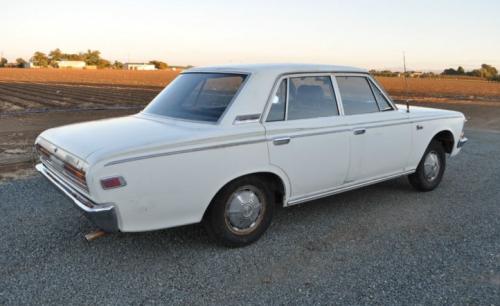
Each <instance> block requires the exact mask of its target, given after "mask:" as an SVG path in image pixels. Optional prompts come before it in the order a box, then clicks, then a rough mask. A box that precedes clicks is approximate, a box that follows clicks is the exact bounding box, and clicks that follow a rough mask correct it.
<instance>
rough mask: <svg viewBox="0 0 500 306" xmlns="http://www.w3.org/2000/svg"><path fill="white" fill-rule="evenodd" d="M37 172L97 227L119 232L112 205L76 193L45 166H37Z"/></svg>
mask: <svg viewBox="0 0 500 306" xmlns="http://www.w3.org/2000/svg"><path fill="white" fill-rule="evenodd" d="M35 168H36V170H37V171H38V172H40V173H41V174H43V176H45V177H46V178H47V179H48V180H49V181H50V182H52V184H54V185H55V186H56V187H57V189H59V190H60V191H61V192H62V193H63V194H65V195H66V196H67V197H69V198H70V199H71V200H72V201H73V203H74V204H75V205H76V207H78V209H79V210H80V211H81V212H82V213H83V214H84V215H85V216H86V217H87V218H88V219H89V220H90V221H92V223H94V224H95V225H96V226H97V227H99V228H100V229H102V230H103V231H105V232H117V231H118V230H119V229H118V220H117V217H116V212H115V207H114V206H113V205H112V204H96V203H94V202H92V201H91V200H90V199H88V198H87V197H85V196H84V195H82V194H80V193H79V192H77V191H75V190H74V189H73V188H71V186H69V185H68V184H67V183H65V182H64V181H63V180H61V179H60V178H59V177H58V176H57V175H56V174H54V173H52V172H51V171H50V170H49V169H48V168H47V167H45V166H44V165H43V164H41V163H40V164H37V165H36V166H35Z"/></svg>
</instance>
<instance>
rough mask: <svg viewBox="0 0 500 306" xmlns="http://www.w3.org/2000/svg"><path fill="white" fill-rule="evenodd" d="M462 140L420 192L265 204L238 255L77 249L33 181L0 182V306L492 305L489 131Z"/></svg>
mask: <svg viewBox="0 0 500 306" xmlns="http://www.w3.org/2000/svg"><path fill="white" fill-rule="evenodd" d="M468 136H469V139H470V142H469V143H468V144H467V146H466V147H465V149H464V150H463V152H462V153H461V154H460V155H459V156H457V157H456V158H454V159H450V160H449V163H448V169H447V172H446V174H445V178H444V180H443V182H442V184H441V186H440V187H439V188H438V189H436V190H435V191H433V192H429V193H419V192H416V191H414V190H413V189H411V187H410V186H409V184H408V183H407V181H406V179H405V178H401V179H396V180H392V181H389V182H384V183H380V184H378V185H375V186H371V187H367V188H363V189H360V190H357V191H351V192H348V193H344V194H340V195H336V196H333V197H329V198H326V199H322V200H317V201H314V202H311V203H308V204H307V205H300V206H295V207H291V208H286V209H279V210H278V211H277V213H276V216H275V219H274V222H273V224H272V226H271V227H270V228H269V230H268V231H267V233H266V234H265V235H264V236H263V237H262V239H261V240H259V241H258V242H257V243H255V244H253V245H251V246H248V247H245V248H240V249H226V248H223V247H219V246H216V245H214V244H213V243H212V242H211V241H209V239H208V237H207V235H206V234H205V232H204V231H203V229H202V228H201V226H199V225H193V226H187V227H182V228H176V229H170V230H163V231H156V232H149V233H137V234H114V235H108V236H105V237H102V238H100V239H98V240H95V241H93V242H90V243H89V242H86V241H85V240H84V238H83V234H85V233H87V232H89V231H91V230H93V229H94V227H93V226H92V225H91V224H90V223H89V222H88V221H87V220H86V219H85V218H84V217H82V216H80V215H79V213H78V211H77V210H76V209H74V208H73V207H72V205H71V203H70V202H69V201H68V200H67V199H66V198H65V197H64V196H62V195H60V194H59V193H58V192H56V191H55V189H54V187H52V186H51V185H50V184H49V183H48V182H47V181H46V180H45V179H43V178H41V177H36V178H31V179H25V180H17V181H12V182H7V183H4V184H0V208H1V210H2V212H1V214H0V224H1V226H0V305H17V304H85V305H92V304H97V303H99V304H101V303H102V304H120V305H124V304H223V303H224V304H243V303H245V304H247V303H249V304H306V303H307V304H333V303H335V304H350V305H352V304H382V305H388V304H400V305H401V304H477V305H490V304H497V305H498V304H500V203H499V202H500V188H499V186H500V185H499V183H498V182H499V181H500V162H499V160H500V159H499V156H500V134H499V133H486V132H478V131H469V132H468Z"/></svg>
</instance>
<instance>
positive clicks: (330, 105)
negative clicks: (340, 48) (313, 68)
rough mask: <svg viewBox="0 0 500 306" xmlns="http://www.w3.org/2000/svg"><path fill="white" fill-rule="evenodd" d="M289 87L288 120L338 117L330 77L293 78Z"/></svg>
mask: <svg viewBox="0 0 500 306" xmlns="http://www.w3.org/2000/svg"><path fill="white" fill-rule="evenodd" d="M289 86H290V88H289V89H288V91H289V95H290V96H289V98H288V116H287V119H288V120H295V119H308V118H318V117H329V116H338V114H339V111H338V108H337V100H336V99H335V93H334V91H333V86H332V80H331V79H330V77H329V76H307V77H293V78H290V81H289Z"/></svg>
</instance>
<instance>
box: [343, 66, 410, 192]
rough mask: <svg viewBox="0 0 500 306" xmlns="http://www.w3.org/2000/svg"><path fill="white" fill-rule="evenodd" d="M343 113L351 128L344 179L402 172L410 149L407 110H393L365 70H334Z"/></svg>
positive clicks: (348, 180)
mask: <svg viewBox="0 0 500 306" xmlns="http://www.w3.org/2000/svg"><path fill="white" fill-rule="evenodd" d="M335 79H336V81H337V86H338V89H339V93H340V96H341V101H342V106H343V111H344V116H345V117H346V118H348V119H349V122H350V126H351V129H352V133H351V135H350V137H351V142H350V143H351V165H350V169H349V174H348V176H347V179H346V183H353V182H358V181H366V180H374V179H377V178H383V177H388V176H391V175H396V174H400V173H402V172H404V171H405V170H406V168H407V166H408V157H409V153H410V150H411V125H410V122H409V119H408V114H407V113H406V112H404V111H400V110H397V108H396V106H395V105H393V103H392V102H391V101H390V100H389V98H388V97H387V95H386V94H385V93H384V92H383V90H382V89H381V88H380V87H379V86H378V84H377V83H376V82H375V81H374V80H373V79H372V78H371V77H370V76H368V75H366V74H336V75H335Z"/></svg>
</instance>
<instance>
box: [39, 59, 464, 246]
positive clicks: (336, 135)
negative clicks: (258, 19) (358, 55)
mask: <svg viewBox="0 0 500 306" xmlns="http://www.w3.org/2000/svg"><path fill="white" fill-rule="evenodd" d="M464 122H465V118H464V115H463V114H461V113H459V112H454V111H447V110H438V109H431V108H423V107H411V108H409V109H407V108H406V107H405V106H399V107H398V106H397V105H395V104H394V103H393V102H392V101H391V99H390V97H389V96H388V95H387V93H386V92H385V91H384V89H383V88H382V87H381V86H380V85H379V84H378V83H377V81H376V80H375V79H374V78H372V77H371V76H370V74H369V73H368V72H367V71H366V70H362V69H358V68H352V67H342V66H326V65H298V64H271V65H238V66H219V67H206V68H194V69H190V70H187V71H185V72H183V73H182V74H180V75H179V76H178V77H177V78H176V79H175V80H174V81H173V82H172V83H171V84H170V85H168V86H167V87H166V88H165V89H164V90H163V91H162V92H161V93H160V94H159V95H158V96H157V97H156V98H155V99H154V100H153V101H152V102H151V103H150V104H149V105H148V106H147V107H146V108H145V109H144V110H143V111H141V112H140V113H138V114H136V115H132V116H128V117H123V118H114V119H107V120H99V121H94V122H87V123H80V124H73V125H68V126H63V127H58V128H53V129H50V130H47V131H44V132H43V133H42V134H40V136H39V137H38V138H37V140H36V143H35V147H36V150H37V152H38V155H39V159H40V163H39V164H38V165H37V166H36V168H37V170H38V171H39V172H41V173H42V174H43V175H44V176H45V177H46V178H47V179H49V180H50V181H51V182H52V183H53V184H54V185H55V186H56V187H57V188H58V189H59V190H61V191H62V192H63V193H65V194H66V195H67V196H68V197H69V198H70V199H71V200H72V201H73V202H74V203H75V204H76V206H77V207H78V208H79V209H80V210H81V211H82V212H83V213H84V214H85V215H86V216H87V217H88V218H89V219H90V220H91V221H93V222H94V224H95V225H96V226H97V227H99V228H101V229H103V230H104V231H108V232H115V231H122V232H137V231H151V230H157V229H164V228H169V227H175V226H180V225H185V224H191V223H197V222H203V223H204V224H205V225H206V228H207V230H208V232H209V233H210V234H211V236H212V237H214V238H216V240H218V241H219V242H221V243H223V244H225V245H229V246H242V245H246V244H249V243H251V242H253V241H255V240H257V239H258V238H259V237H260V236H261V235H262V234H263V233H264V231H266V229H267V228H268V227H269V225H270V223H271V218H272V216H273V211H274V209H275V207H276V205H283V206H291V205H295V204H299V203H304V202H307V201H311V200H313V199H318V198H321V197H326V196H331V195H334V194H336V193H340V192H343V191H347V190H352V189H356V188H360V187H363V186H366V185H370V184H374V183H377V182H381V181H384V180H388V179H392V178H395V177H399V176H403V175H408V178H409V182H410V184H411V185H412V186H413V187H415V188H416V189H418V190H420V191H430V190H433V189H434V188H436V187H437V186H438V185H439V183H440V182H441V179H442V177H443V174H444V170H445V165H446V156H447V155H448V156H454V155H456V154H457V153H458V152H459V151H460V149H461V147H462V145H463V144H464V143H465V142H466V141H467V139H466V138H465V137H464V136H463V131H462V130H463V126H464ZM291 222H292V221H291Z"/></svg>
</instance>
